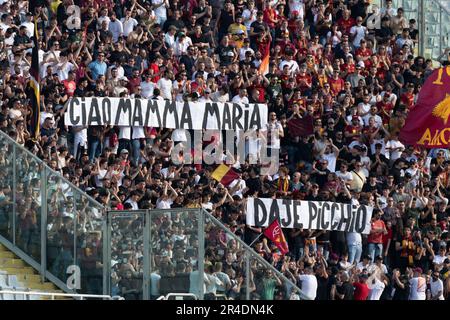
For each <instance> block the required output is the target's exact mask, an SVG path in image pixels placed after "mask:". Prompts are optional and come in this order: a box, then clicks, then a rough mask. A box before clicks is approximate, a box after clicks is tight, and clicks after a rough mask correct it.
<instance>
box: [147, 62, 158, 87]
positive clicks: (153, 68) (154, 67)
mask: <svg viewBox="0 0 450 320" xmlns="http://www.w3.org/2000/svg"><path fill="white" fill-rule="evenodd" d="M148 70H149V71H150V70H151V71H153V73H150V74H152V75H153V78H152V82H154V83H157V82H158V81H159V79H161V77H160V76H159V66H158V65H157V64H156V63H152V64H151V65H150V66H149V67H148Z"/></svg>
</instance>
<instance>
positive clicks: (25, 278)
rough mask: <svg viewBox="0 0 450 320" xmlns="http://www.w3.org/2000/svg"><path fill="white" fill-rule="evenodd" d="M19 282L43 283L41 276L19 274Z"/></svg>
mask: <svg viewBox="0 0 450 320" xmlns="http://www.w3.org/2000/svg"><path fill="white" fill-rule="evenodd" d="M16 276H17V280H19V281H30V282H35V283H41V276H40V275H38V274H18V275H16Z"/></svg>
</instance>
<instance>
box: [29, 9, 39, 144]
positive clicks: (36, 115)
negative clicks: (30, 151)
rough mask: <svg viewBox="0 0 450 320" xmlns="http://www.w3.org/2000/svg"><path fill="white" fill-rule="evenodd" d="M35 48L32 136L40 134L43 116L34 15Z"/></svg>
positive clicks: (30, 90) (33, 53)
mask: <svg viewBox="0 0 450 320" xmlns="http://www.w3.org/2000/svg"><path fill="white" fill-rule="evenodd" d="M33 44H34V46H33V49H32V52H31V67H30V80H29V83H28V97H29V98H30V104H31V110H32V113H31V119H30V133H31V136H32V138H34V139H37V138H38V136H39V129H40V128H39V126H40V118H41V104H40V99H41V94H40V88H39V81H40V80H39V32H38V30H37V19H36V16H35V17H34V36H33Z"/></svg>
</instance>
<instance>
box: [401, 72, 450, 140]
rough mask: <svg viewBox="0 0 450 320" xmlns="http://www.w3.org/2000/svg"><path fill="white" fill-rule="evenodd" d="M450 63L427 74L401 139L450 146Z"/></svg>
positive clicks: (402, 130) (402, 131)
mask: <svg viewBox="0 0 450 320" xmlns="http://www.w3.org/2000/svg"><path fill="white" fill-rule="evenodd" d="M449 116H450V66H447V67H445V68H439V69H437V70H435V71H433V73H432V74H431V75H430V76H429V77H428V78H427V80H426V81H425V83H424V85H423V87H422V89H421V90H420V93H419V98H418V100H417V103H416V105H415V107H414V108H413V109H412V110H411V111H410V112H409V114H408V118H407V119H406V122H405V125H404V127H403V128H402V129H401V131H400V136H399V138H400V140H401V141H402V142H403V143H405V144H407V145H414V146H420V147H425V148H448V147H449V146H450V123H449V121H448V119H449Z"/></svg>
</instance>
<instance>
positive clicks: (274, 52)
mask: <svg viewBox="0 0 450 320" xmlns="http://www.w3.org/2000/svg"><path fill="white" fill-rule="evenodd" d="M36 2H37V9H36V12H35V13H31V12H29V10H28V1H21V0H18V1H16V0H0V17H1V21H0V70H1V80H0V81H1V83H0V106H1V111H0V130H2V131H3V132H5V133H6V134H8V135H9V136H10V137H11V138H12V139H14V140H15V141H16V142H17V143H18V144H20V145H22V146H24V147H25V148H27V149H28V150H30V151H31V152H32V153H34V154H35V155H37V156H38V157H39V158H41V159H42V160H44V161H45V162H46V163H47V164H48V165H49V166H50V168H52V169H53V170H55V171H56V172H59V173H61V175H63V176H64V177H66V178H67V179H68V180H70V181H71V182H72V183H73V184H75V185H76V186H78V187H79V188H80V189H81V190H83V191H85V192H86V193H87V194H89V195H90V196H92V197H93V198H94V199H96V200H97V201H98V202H99V203H101V204H102V205H104V206H105V207H107V208H110V209H112V210H137V209H152V208H157V209H170V208H204V209H206V210H208V211H210V212H211V213H212V214H213V215H214V216H215V217H216V218H217V219H218V220H220V221H221V222H222V223H223V224H225V225H226V226H227V227H228V228H229V229H230V230H231V231H232V232H233V233H234V234H235V235H236V236H237V237H239V238H241V239H242V240H244V241H245V242H246V243H247V244H251V243H252V242H253V241H254V240H255V239H257V238H258V236H260V234H261V233H262V231H263V230H262V228H258V227H252V226H248V225H246V223H245V222H246V219H245V215H246V212H245V201H246V198H248V197H250V196H255V197H261V198H273V197H276V198H281V199H282V198H286V199H301V200H311V201H314V200H317V201H336V202H343V203H352V204H355V205H357V204H365V205H370V206H373V207H374V208H375V209H374V213H373V217H372V222H371V225H372V229H371V232H370V234H369V235H361V234H359V233H346V232H340V231H322V230H307V229H285V230H284V233H285V236H286V238H287V241H288V244H289V251H290V252H289V254H287V255H285V256H283V255H281V254H280V253H279V251H278V249H277V247H276V246H273V245H272V244H271V243H270V241H268V240H267V239H265V238H264V237H261V238H260V239H259V240H257V241H256V242H255V243H254V244H253V248H254V250H255V251H256V252H257V253H258V254H259V255H261V256H262V257H263V258H265V259H266V260H267V261H269V262H270V263H271V264H272V265H273V266H275V267H276V268H277V269H278V270H280V272H282V273H283V274H284V275H285V276H286V277H288V278H289V279H291V280H292V281H293V282H294V283H295V284H298V285H299V287H301V289H302V291H303V292H304V293H305V294H307V295H308V296H309V297H311V298H315V299H318V300H326V299H334V300H352V299H355V300H366V299H369V300H379V299H382V300H391V299H394V300H425V299H427V300H443V299H447V300H448V299H450V277H449V275H450V273H449V267H450V262H449V253H450V250H449V249H450V248H449V245H450V241H449V238H448V229H449V222H450V220H449V209H450V206H449V204H448V202H449V200H448V199H449V196H450V188H449V186H450V158H449V153H448V150H443V149H439V150H426V149H420V148H417V147H414V146H409V145H404V144H402V142H401V141H399V139H398V135H399V131H400V129H401V128H402V126H403V125H404V123H405V120H406V117H407V114H408V112H409V110H411V109H412V108H414V104H415V101H416V100H417V96H418V93H419V91H420V88H421V86H422V84H423V83H424V81H425V80H426V78H427V76H428V75H430V74H431V72H432V71H433V70H434V68H433V63H432V61H431V60H427V59H425V58H424V57H421V56H418V55H417V54H416V52H417V46H418V40H419V37H420V35H419V33H418V30H417V25H416V21H414V20H408V19H406V18H405V16H404V12H403V9H402V8H394V7H393V5H392V1H390V0H386V1H385V0H383V2H384V5H383V7H382V8H381V9H377V8H376V7H375V6H374V5H372V4H371V1H370V0H366V1H364V0H340V1H333V0H330V1H325V0H322V1H320V0H288V1H286V0H278V1H277V0H274V1H271V0H263V1H261V0H257V1H255V0H233V1H232V0H224V1H223V0H187V1H185V0H183V1H178V0H171V1H169V0H131V1H130V0H62V1H50V0H36ZM71 5H76V6H78V7H79V8H80V12H79V14H80V15H79V17H80V21H79V22H80V24H79V26H77V25H76V24H77V21H76V19H73V15H74V14H73V13H71V12H70V10H69V11H68V8H69V6H71ZM373 13H375V14H376V15H377V16H379V21H377V20H376V19H375V20H373V19H371V18H370V17H371V16H372V14H373ZM34 14H35V15H36V17H37V26H38V28H37V32H38V33H39V37H38V38H39V49H40V50H39V62H40V78H41V79H40V91H41V118H40V125H41V127H40V136H39V137H38V138H37V139H32V132H31V130H30V118H31V113H32V110H31V108H30V103H29V98H28V97H27V90H28V80H29V77H30V73H29V69H30V66H31V48H32V37H33V36H36V35H35V32H36V31H35V30H34V24H33V16H34ZM267 55H269V56H270V60H269V68H268V69H269V70H268V72H264V71H263V70H262V69H261V68H260V65H261V64H262V62H263V60H264V58H265V57H266V56H267ZM93 96H96V97H130V98H146V99H157V100H164V99H169V100H178V101H198V102H229V101H232V102H234V103H267V105H268V110H269V119H268V124H267V128H263V129H261V131H266V132H270V133H271V134H270V139H268V148H270V149H272V152H279V154H280V165H281V166H280V168H279V170H278V172H277V173H276V174H274V175H263V174H261V167H260V166H259V165H254V164H249V161H248V159H238V161H237V162H236V164H235V165H234V169H235V170H236V172H238V174H239V178H238V179H236V180H235V181H233V182H232V183H231V184H230V185H227V186H224V185H223V184H221V183H219V182H217V181H215V180H214V179H212V178H211V173H212V171H213V170H214V169H215V166H207V165H204V164H196V165H189V164H181V165H180V164H174V163H173V162H172V161H171V152H172V150H173V149H174V147H175V146H176V145H177V143H180V142H181V143H182V142H184V141H186V134H187V132H185V131H184V130H180V129H177V130H172V129H167V128H147V127H111V126H91V127H82V126H80V127H68V126H66V125H65V124H64V116H63V115H64V112H65V109H66V104H67V102H68V101H69V100H70V99H71V98H72V97H93ZM307 117H312V119H313V120H312V121H313V128H312V134H308V135H295V134H293V133H290V127H289V126H288V123H289V121H292V120H296V119H305V118H307ZM205 145H206V143H205ZM248 150H250V151H249V153H253V152H255V153H258V150H256V149H255V148H253V147H252V148H249V149H248ZM255 150H256V151H255ZM7 151H8V149H7V148H2V153H1V154H0V164H1V166H2V168H5V167H7V166H8V165H9V164H10V161H11V160H8V159H7V158H8V157H9V156H11V155H10V154H8V152H7ZM228 156H230V155H228V154H227V155H224V157H228ZM231 156H233V157H234V158H236V155H231ZM249 156H252V154H250V155H249ZM255 156H256V157H257V155H255ZM29 162H30V161H28V162H27V161H26V162H24V163H21V164H20V165H21V166H24V167H26V168H25V169H24V170H25V171H27V170H29V167H30V163H29ZM37 166H38V165H36V168H37ZM6 175H7V172H6V171H3V170H2V171H0V176H1V177H3V178H4V179H2V181H0V182H1V188H0V203H3V204H2V210H3V211H2V212H3V215H2V218H1V219H3V220H0V232H3V230H4V228H3V226H5V225H6V224H5V221H6V219H7V217H6V218H5V216H7V212H6V210H5V208H6V206H4V205H5V204H6V203H9V204H10V201H11V199H12V195H11V192H12V191H11V189H10V188H8V179H7V177H6ZM25 176H26V177H27V178H26V179H23V184H21V186H20V188H21V189H20V191H19V190H18V193H19V192H20V194H21V199H22V198H23V201H22V203H21V205H23V206H24V208H25V209H24V210H22V214H21V215H20V217H18V219H19V221H20V224H19V226H20V230H21V231H20V241H22V244H21V245H22V246H24V247H25V246H32V245H33V244H34V245H35V246H36V245H37V244H36V241H38V240H36V239H39V238H38V237H37V238H36V237H35V234H36V233H38V232H40V226H39V223H40V222H39V219H36V214H37V212H38V211H39V210H37V208H39V207H40V205H41V204H40V203H38V202H39V201H40V199H39V197H38V195H36V194H35V193H34V191H33V190H36V189H37V190H38V189H39V188H38V187H39V183H40V181H39V177H33V176H32V172H31V173H30V172H28V174H26V175H25ZM64 190H65V189H64V188H57V189H56V190H53V191H52V193H51V195H50V198H49V199H51V201H50V204H51V205H53V206H55V208H54V216H53V217H52V220H51V221H50V222H49V225H48V228H47V229H48V232H49V239H50V240H53V242H52V243H54V247H55V251H54V252H53V253H49V254H53V255H52V257H51V260H50V262H51V263H50V264H51V265H52V266H53V268H54V271H53V272H55V273H58V272H62V273H63V272H64V268H63V267H62V266H63V265H64V261H71V260H73V256H74V254H75V253H74V252H73V246H72V247H71V246H70V243H73V238H74V237H78V241H77V243H78V244H79V249H80V250H77V254H78V255H79V257H80V258H81V260H82V261H83V263H84V265H85V268H86V270H87V269H89V270H91V272H90V273H89V276H90V278H89V279H88V280H89V281H86V283H87V284H88V285H90V286H92V287H93V288H92V292H95V291H96V290H95V286H98V285H99V284H100V283H101V264H100V262H99V261H101V259H99V256H100V255H101V246H102V241H101V237H102V236H101V233H100V236H99V235H98V234H99V233H98V232H97V233H96V231H95V230H98V229H99V227H96V225H95V224H92V223H89V221H88V220H89V219H90V218H92V219H93V220H95V219H101V218H102V216H101V212H100V211H95V210H88V209H87V208H88V207H89V205H88V204H87V203H85V202H82V203H78V202H77V201H76V197H75V198H74V196H73V195H69V196H68V195H67V194H64ZM8 199H9V200H8ZM8 201H9V202H8ZM33 204H34V205H33ZM58 206H59V207H60V208H59V209H58ZM74 206H75V209H73V207H74ZM61 207H63V208H62V209H61ZM68 207H71V208H72V209H70V208H69V209H68ZM86 211H89V214H80V213H81V212H86ZM77 212H78V214H77ZM153 219H154V221H152V223H154V226H153V225H152V230H153V231H154V233H153V234H154V235H157V237H156V236H155V240H154V241H155V243H154V244H153V242H152V246H153V245H154V250H155V251H154V254H155V255H154V256H153V257H152V260H154V261H152V264H153V266H154V267H155V270H156V271H154V272H153V273H152V275H151V285H150V287H151V295H152V297H157V296H159V294H164V293H168V292H176V291H177V290H179V291H180V292H186V291H190V292H194V293H196V292H198V288H196V287H195V286H196V285H195V284H198V281H197V282H196V281H195V277H196V276H197V277H198V273H197V274H196V273H195V271H196V270H197V272H198V269H197V266H198V261H196V260H195V257H196V250H197V248H198V238H197V237H196V234H195V232H193V229H195V228H194V227H195V225H194V221H195V219H194V218H193V217H190V216H189V214H184V213H173V214H171V215H170V214H169V215H162V216H161V217H153ZM119 220H120V219H118V221H117V222H116V223H117V228H116V229H115V230H114V232H113V239H115V240H114V243H113V244H112V245H113V251H112V252H113V260H114V261H113V269H114V272H113V278H112V290H113V292H115V293H117V294H121V295H124V296H126V297H127V298H130V299H135V298H139V297H142V277H141V275H142V265H143V261H142V259H143V251H142V246H143V244H142V240H141V239H138V237H136V234H137V233H139V230H141V228H142V226H143V221H142V218H140V216H139V215H136V217H135V218H130V219H128V220H127V219H123V220H121V221H119ZM74 224H75V225H77V226H78V227H76V228H75V229H76V230H78V231H85V232H87V230H90V233H89V234H87V235H84V234H83V235H82V236H80V234H82V232H77V234H75V235H74V233H73V231H71V230H74V228H73V225H74ZM99 226H100V224H99ZM207 227H208V226H207ZM208 228H209V229H208V230H209V232H206V234H205V237H206V244H207V245H206V248H207V254H206V256H205V271H206V276H205V289H206V290H205V293H206V294H207V295H206V296H207V297H209V298H211V299H215V298H218V297H219V296H226V297H227V298H232V299H239V298H242V297H243V292H245V290H247V289H249V290H251V291H252V297H253V298H254V299H278V298H285V299H287V298H292V299H295V298H296V297H295V294H292V292H290V291H289V290H283V288H282V286H281V281H280V279H278V278H277V277H276V276H275V275H274V274H272V273H271V271H268V270H266V271H264V272H261V270H260V269H258V263H257V261H254V262H252V264H251V268H252V272H251V281H250V286H251V288H245V284H246V281H245V279H244V276H243V275H244V274H245V273H244V269H245V266H244V263H243V258H242V257H243V254H242V252H243V251H242V248H239V246H238V245H237V243H236V241H235V240H234V239H232V238H231V237H229V236H227V235H226V234H225V233H224V232H223V231H220V228H217V227H216V226H214V225H213V224H211V225H209V227H208ZM153 231H152V232H153ZM71 241H72V242H71ZM37 249H38V248H35V249H34V250H35V251H36V252H39V250H37ZM58 250H60V252H58ZM61 250H62V251H61ZM124 252H125V253H124ZM58 270H60V271H58ZM177 276H178V277H177ZM174 277H177V279H178V281H174V280H173V279H174ZM94 280H95V281H94ZM180 288H181V289H180ZM244 296H245V295H244Z"/></svg>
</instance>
